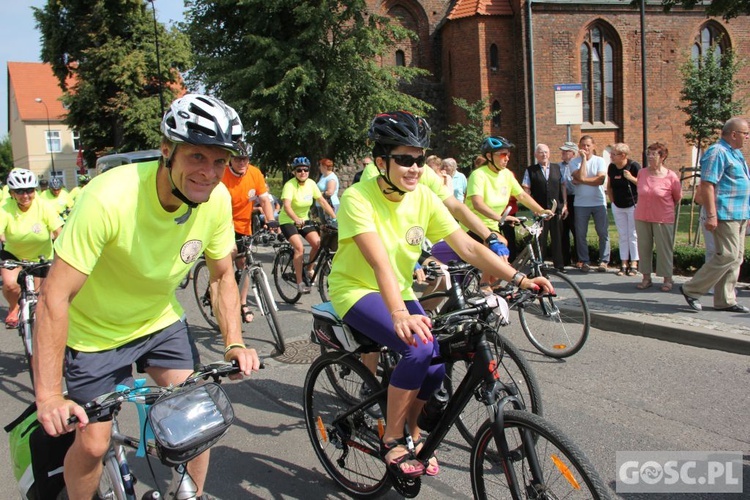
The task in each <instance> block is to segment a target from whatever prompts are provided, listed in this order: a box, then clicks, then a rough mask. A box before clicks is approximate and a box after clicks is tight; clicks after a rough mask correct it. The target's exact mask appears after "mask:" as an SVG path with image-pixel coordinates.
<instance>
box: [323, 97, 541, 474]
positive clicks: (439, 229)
mask: <svg viewBox="0 0 750 500" xmlns="http://www.w3.org/2000/svg"><path fill="white" fill-rule="evenodd" d="M369 137H370V140H372V141H373V143H374V146H373V151H372V155H373V158H375V162H376V164H377V167H378V170H379V171H380V176H379V177H374V178H371V179H368V180H365V181H361V182H358V183H357V184H353V185H352V186H351V187H349V188H348V189H347V190H346V191H345V192H344V195H343V196H342V198H341V205H340V207H339V211H338V218H339V248H338V251H337V252H336V256H335V257H334V260H333V268H332V270H331V274H330V276H329V277H328V287H329V292H330V296H331V302H332V305H333V308H334V310H335V311H336V313H337V314H338V315H339V316H340V317H341V318H342V319H343V320H344V322H346V323H347V324H349V325H351V326H352V327H353V328H354V329H356V330H359V331H360V332H362V333H364V334H365V335H367V336H368V337H370V338H371V339H373V340H374V341H375V342H377V343H378V344H381V345H387V346H388V347H389V348H390V349H392V350H394V351H396V352H398V353H399V354H401V360H400V361H399V362H398V365H397V366H396V368H395V370H394V371H393V374H392V375H391V379H390V386H389V387H388V405H387V413H388V414H387V418H386V422H387V424H388V425H387V427H386V429H385V433H384V435H383V438H382V439H383V442H382V447H381V453H382V456H383V460H384V461H385V463H386V465H387V466H388V468H389V469H390V471H391V472H392V473H393V474H395V475H397V476H398V477H416V476H420V475H422V474H427V475H431V476H434V475H436V474H437V473H438V471H439V469H440V468H439V466H438V463H437V459H436V458H434V457H433V458H431V459H430V460H429V461H428V462H427V463H426V464H422V463H420V462H419V461H418V460H416V459H415V458H414V456H412V455H411V453H410V451H409V449H408V448H407V445H406V442H405V439H404V438H405V436H404V424H405V423H408V428H409V432H410V433H411V438H412V439H413V440H414V442H415V444H416V447H417V451H419V449H421V446H422V442H421V440H420V429H419V426H418V424H417V416H418V415H419V413H420V412H421V410H422V408H423V406H424V404H425V402H426V401H427V400H428V399H429V398H430V396H431V394H432V393H433V392H435V390H436V389H437V388H438V387H439V386H440V383H441V382H442V379H443V377H444V376H445V368H444V367H443V365H442V364H435V365H432V364H431V361H432V358H433V357H436V356H437V355H438V354H439V348H438V345H437V342H434V341H433V337H432V332H431V326H432V325H431V322H430V319H429V318H428V317H427V316H426V315H425V312H424V310H423V309H422V307H421V306H420V304H419V301H417V300H416V296H415V295H414V291H413V290H412V271H413V270H414V265H415V264H416V262H417V259H418V258H419V256H420V254H421V250H422V242H423V241H424V240H425V238H429V239H430V240H432V241H438V240H441V239H443V238H444V239H445V241H446V242H447V243H448V244H449V245H450V246H451V247H452V248H453V249H454V250H455V251H456V252H457V253H458V255H459V256H460V257H461V258H462V259H464V260H466V261H467V262H470V263H471V264H473V265H475V266H477V267H479V268H480V269H482V270H486V271H488V272H492V273H495V274H496V275H498V276H500V277H502V278H503V279H505V280H508V281H510V280H513V281H514V282H515V283H516V284H517V285H518V286H520V287H523V288H538V287H543V288H545V289H547V290H548V291H552V286H551V285H550V283H549V281H547V280H546V279H545V278H534V279H533V280H532V279H528V278H526V277H525V276H524V275H523V274H521V273H517V272H516V270H515V269H513V268H512V267H511V266H510V265H509V264H507V263H505V262H504V261H502V260H500V259H498V258H497V257H496V255H495V254H494V253H493V252H492V251H491V250H490V249H488V248H487V247H485V246H484V245H482V244H481V243H479V242H477V241H475V240H473V239H472V238H470V237H469V236H468V235H467V234H466V233H465V232H464V231H463V230H461V228H460V227H459V226H458V223H457V222H456V221H455V220H454V219H453V217H452V216H451V214H450V212H449V211H448V209H447V208H446V207H445V205H443V203H441V201H440V199H439V198H438V197H437V196H435V194H434V193H433V192H432V191H430V189H429V188H427V187H426V186H424V185H422V184H420V183H419V179H420V177H421V176H422V174H423V171H424V162H425V157H424V154H425V149H427V148H428V147H429V145H430V127H429V125H428V124H427V121H425V120H424V119H423V118H420V117H418V116H415V115H413V114H411V113H407V112H404V111H396V112H391V113H383V114H380V115H378V116H376V117H375V118H374V119H373V121H372V124H371V126H370V133H369Z"/></svg>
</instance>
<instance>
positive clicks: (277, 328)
mask: <svg viewBox="0 0 750 500" xmlns="http://www.w3.org/2000/svg"><path fill="white" fill-rule="evenodd" d="M252 279H253V286H254V287H255V290H256V293H257V294H258V302H259V304H258V307H260V310H261V312H262V313H263V316H265V317H266V321H268V328H270V329H271V335H273V340H274V342H275V343H276V351H277V352H278V353H279V354H284V351H285V350H286V344H285V343H284V337H283V336H282V335H281V325H280V324H279V318H278V317H277V316H276V308H275V307H274V306H275V304H274V299H273V294H272V293H271V288H270V287H269V286H268V281H267V279H266V274H265V273H264V272H263V271H261V270H260V269H256V270H255V271H253V274H252Z"/></svg>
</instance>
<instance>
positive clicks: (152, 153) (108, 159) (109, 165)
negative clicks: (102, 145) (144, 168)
mask: <svg viewBox="0 0 750 500" xmlns="http://www.w3.org/2000/svg"><path fill="white" fill-rule="evenodd" d="M160 156H161V151H159V150H158V149H146V150H144V151H131V152H129V153H114V154H111V155H105V156H101V157H99V159H97V160H96V173H97V175H99V174H103V173H104V172H106V171H107V170H111V169H113V168H115V167H119V166H120V165H128V164H130V163H143V162H146V161H154V160H158V159H159V157H160Z"/></svg>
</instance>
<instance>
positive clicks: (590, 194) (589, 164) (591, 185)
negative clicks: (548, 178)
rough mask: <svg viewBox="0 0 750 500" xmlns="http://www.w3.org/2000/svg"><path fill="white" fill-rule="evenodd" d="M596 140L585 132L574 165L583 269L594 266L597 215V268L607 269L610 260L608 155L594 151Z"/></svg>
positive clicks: (573, 173)
mask: <svg viewBox="0 0 750 500" xmlns="http://www.w3.org/2000/svg"><path fill="white" fill-rule="evenodd" d="M595 148H596V143H595V142H594V138H593V137H591V136H590V135H583V136H581V139H580V140H579V141H578V157H577V158H574V159H573V160H572V162H571V165H570V172H571V177H572V179H573V184H575V186H576V188H575V191H576V199H575V214H576V218H575V226H576V246H577V247H578V260H579V261H580V262H581V267H580V269H581V271H583V272H585V273H587V272H589V271H590V270H591V266H590V265H589V264H590V258H589V245H588V242H587V241H586V234H587V232H588V225H589V219H590V218H592V217H593V218H594V227H595V229H596V234H597V235H598V236H599V264H598V265H597V271H599V272H602V273H604V272H607V264H609V232H608V229H607V227H608V225H609V219H608V218H607V200H606V198H605V196H604V193H605V191H604V184H605V182H606V180H607V164H606V163H605V162H604V158H602V157H601V156H597V155H595V154H594V151H595Z"/></svg>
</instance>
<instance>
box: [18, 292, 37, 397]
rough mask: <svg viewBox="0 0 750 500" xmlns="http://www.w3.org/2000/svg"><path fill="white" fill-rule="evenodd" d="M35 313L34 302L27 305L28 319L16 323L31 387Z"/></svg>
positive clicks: (32, 379) (32, 384)
mask: <svg viewBox="0 0 750 500" xmlns="http://www.w3.org/2000/svg"><path fill="white" fill-rule="evenodd" d="M35 314H36V303H33V304H30V305H29V319H28V321H26V320H24V321H19V323H18V335H19V336H20V337H21V343H22V344H23V354H24V358H25V359H26V366H28V368H29V378H30V379H31V387H32V388H33V387H34V368H33V365H32V364H31V362H32V357H33V350H32V349H33V347H32V342H33V337H32V335H33V332H34V318H35Z"/></svg>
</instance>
